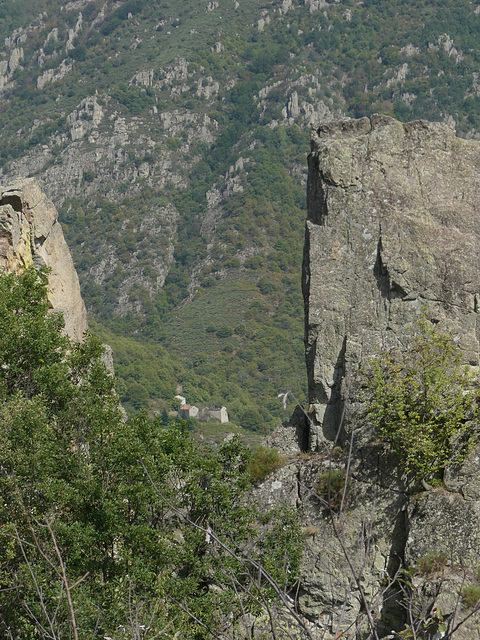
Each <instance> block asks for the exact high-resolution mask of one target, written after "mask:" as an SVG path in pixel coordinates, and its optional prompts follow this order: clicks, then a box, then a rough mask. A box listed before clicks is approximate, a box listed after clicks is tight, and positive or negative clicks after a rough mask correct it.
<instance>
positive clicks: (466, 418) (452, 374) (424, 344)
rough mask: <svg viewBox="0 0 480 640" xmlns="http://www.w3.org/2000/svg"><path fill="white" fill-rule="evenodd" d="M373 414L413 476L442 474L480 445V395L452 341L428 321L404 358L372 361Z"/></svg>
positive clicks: (422, 322)
mask: <svg viewBox="0 0 480 640" xmlns="http://www.w3.org/2000/svg"><path fill="white" fill-rule="evenodd" d="M369 374H370V377H369V381H368V383H367V384H368V387H369V389H370V398H369V403H368V416H369V418H370V420H371V421H372V424H373V425H374V427H375V428H376V429H377V430H378V433H379V435H380V436H381V438H382V439H383V440H384V441H385V443H386V444H387V445H388V446H389V447H390V448H391V449H392V450H393V451H394V452H395V453H397V454H398V455H399V456H400V458H401V460H402V463H403V465H404V468H405V470H406V471H407V472H408V473H412V474H414V475H415V476H416V477H418V478H428V477H431V476H434V475H435V474H442V473H443V471H444V469H445V467H447V466H448V465H451V464H456V463H459V462H461V461H462V460H464V459H465V457H466V456H467V455H468V452H469V451H470V450H471V448H472V447H473V446H474V444H475V442H476V441H477V431H476V420H477V418H478V414H479V406H478V400H477V395H476V393H475V391H474V389H473V388H472V379H471V375H470V374H469V371H468V369H467V368H466V367H464V366H461V365H460V356H459V350H458V347H457V346H456V345H455V343H454V342H453V340H452V338H451V337H450V336H448V335H446V334H444V333H442V332H441V331H439V330H438V328H437V327H436V326H435V325H432V324H431V323H430V322H429V321H428V320H427V319H426V318H424V317H423V318H422V319H421V320H420V322H419V325H418V329H417V331H416V333H415V334H414V335H413V336H412V337H411V340H410V341H409V343H408V346H407V349H406V350H405V351H404V352H403V353H402V354H401V357H397V358H394V357H393V355H392V354H382V355H380V356H379V357H377V358H375V359H373V360H371V362H370V371H369Z"/></svg>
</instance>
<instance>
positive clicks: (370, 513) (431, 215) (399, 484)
mask: <svg viewBox="0 0 480 640" xmlns="http://www.w3.org/2000/svg"><path fill="white" fill-rule="evenodd" d="M479 178H480V145H479V144H478V143H476V142H471V141H467V140H463V139H459V138H456V137H455V131H454V129H453V128H451V127H450V126H446V125H444V124H431V123H428V122H425V121H415V122H411V123H408V124H401V123H399V122H397V121H395V120H393V119H391V118H387V117H382V116H372V117H371V118H362V119H360V120H345V121H340V122H335V123H331V124H326V125H321V126H318V127H315V128H314V129H313V131H312V143H311V154H310V156H309V179H308V219H307V223H306V240H305V255H304V272H303V290H304V297H305V312H306V318H305V346H306V360H307V370H308V380H309V402H310V407H309V414H308V416H309V418H310V419H308V418H306V417H305V416H304V415H303V414H302V413H301V412H297V413H296V414H295V415H294V418H293V419H292V420H291V422H290V425H289V426H287V427H285V426H284V428H283V430H281V431H280V432H279V433H278V434H277V436H276V444H277V446H278V445H280V446H283V449H284V450H285V451H286V452H287V453H290V458H289V460H290V461H289V463H288V464H287V465H286V466H285V467H284V468H283V469H282V470H281V471H280V472H277V474H276V475H275V477H272V478H271V479H270V480H269V481H267V482H265V483H264V485H262V486H261V487H260V488H259V490H258V494H259V497H260V499H261V501H262V502H264V503H265V504H266V505H268V504H274V503H276V502H287V503H289V504H291V505H292V506H295V507H296V508H298V509H299V510H300V513H301V514H302V518H303V521H304V525H305V529H304V530H305V534H306V541H307V542H306V552H305V555H304V571H303V575H302V578H301V580H300V584H299V589H298V595H299V608H300V610H301V611H302V613H304V614H305V615H306V616H307V617H308V618H309V619H310V620H311V621H312V625H313V626H312V628H313V629H314V630H315V632H314V633H313V632H312V633H313V637H319V638H320V637H321V638H329V639H333V638H339V637H342V638H347V637H348V638H374V637H376V638H387V637H388V638H394V637H400V636H398V635H396V634H397V633H399V632H400V631H401V630H402V629H404V628H405V626H409V627H410V635H408V633H406V635H402V636H401V637H412V638H413V637H419V638H420V637H422V638H428V639H430V640H432V639H433V638H434V639H435V640H439V639H440V638H443V637H449V638H450V637H453V638H457V639H463V638H464V639H465V640H466V639H471V638H478V637H480V621H479V619H478V615H476V614H475V608H474V607H473V608H472V606H473V605H475V601H476V598H477V597H480V586H479V582H478V580H479V576H478V567H479V566H480V540H479V538H478V531H479V530H480V526H479V525H480V489H479V486H478V477H479V472H480V446H478V445H477V447H476V449H475V450H474V451H473V452H472V453H471V455H470V457H469V459H468V460H467V461H466V462H465V463H464V464H463V465H460V466H457V467H456V468H454V469H447V470H446V472H445V476H444V481H443V484H442V486H440V487H437V488H435V489H434V488H432V487H429V486H428V485H425V484H423V485H421V484H420V483H415V482H413V483H412V482H411V479H409V478H408V477H406V475H405V474H404V473H403V470H402V467H401V466H400V465H399V464H398V460H397V459H396V458H395V457H394V456H393V455H391V454H389V453H388V451H387V450H386V449H385V447H384V446H383V444H382V442H380V441H378V438H377V436H376V434H374V433H372V431H371V429H370V427H369V425H368V421H367V420H366V419H365V413H364V411H363V406H364V405H362V394H361V392H360V386H361V384H362V380H363V381H364V379H365V378H364V376H365V374H362V376H360V375H359V371H360V367H361V364H362V363H365V362H366V361H367V359H368V358H369V357H371V356H373V355H374V354H378V353H379V352H380V351H382V350H385V349H390V348H396V347H400V346H401V345H402V344H404V343H405V341H406V340H408V336H409V331H410V329H411V327H412V325H414V324H415V323H416V322H417V321H418V319H419V317H420V316H422V315H423V316H424V317H425V318H426V319H427V320H428V321H431V322H432V323H433V324H437V325H440V326H441V327H443V328H444V329H445V330H446V331H447V332H449V333H450V334H451V335H452V336H453V339H454V341H455V342H456V343H457V344H458V346H459V347H460V351H461V358H462V361H463V363H464V364H468V365H470V366H471V367H472V368H473V370H475V368H476V367H478V365H479V337H478V330H479V326H478V301H479V295H480V291H479V289H480V284H479V283H480V259H479V251H478V249H479V247H480V227H479V220H480V219H479V213H478V203H479V201H480V180H479ZM288 428H290V434H288ZM352 432H355V433H354V437H353V438H352V439H351V438H350V436H351V435H352ZM273 440H275V438H274V439H273ZM333 442H336V443H337V444H336V446H335V447H333V449H332V444H333ZM338 444H340V445H341V446H338ZM295 446H296V447H297V453H298V452H299V450H303V451H304V452H310V453H304V454H303V456H298V455H297V457H295V456H293V455H292V454H293V453H294V450H295ZM329 483H331V484H330V490H328V486H329ZM325 487H327V489H326V488H325ZM329 491H330V495H328V493H329ZM339 491H340V492H339ZM343 491H345V493H342V492H343ZM328 503H330V506H329V504H328ZM405 570H406V571H407V572H408V573H407V574H405V573H402V572H403V571H405ZM398 578H400V580H398ZM467 594H470V595H471V597H470V599H469V598H468V597H467ZM472 594H473V595H472ZM472 601H473V602H472ZM440 611H441V612H442V613H441V614H440ZM442 616H443V617H444V619H443V622H442V623H440V617H442ZM465 619H466V620H465ZM413 620H416V622H415V625H417V626H416V630H415V631H414V632H412V631H411V629H412V628H413V627H414V626H415V625H414V623H413V622H412V621H413ZM464 620H465V622H464V624H460V626H459V627H458V628H456V626H457V625H458V624H459V623H460V622H461V621H464ZM372 628H375V633H376V634H378V635H375V634H374V633H373V631H372ZM368 629H370V631H368ZM315 633H317V634H318V636H315ZM412 633H413V635H412ZM415 633H416V634H417V635H414V634H415ZM445 634H450V635H445Z"/></svg>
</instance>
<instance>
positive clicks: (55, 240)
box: [0, 179, 87, 340]
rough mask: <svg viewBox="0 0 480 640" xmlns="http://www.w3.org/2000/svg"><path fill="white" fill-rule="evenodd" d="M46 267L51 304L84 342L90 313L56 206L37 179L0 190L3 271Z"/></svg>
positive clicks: (0, 260)
mask: <svg viewBox="0 0 480 640" xmlns="http://www.w3.org/2000/svg"><path fill="white" fill-rule="evenodd" d="M31 264H33V265H35V267H40V266H43V265H44V266H47V267H49V268H50V269H51V272H50V275H49V301H50V304H51V306H52V309H55V310H56V311H61V312H62V313H63V315H64V318H65V329H66V331H67V333H68V335H69V336H70V337H71V338H73V339H74V340H81V339H82V336H83V333H84V331H85V330H86V328H87V313H86V310H85V305H84V303H83V300H82V297H81V295H80V286H79V282H78V277H77V273H76V271H75V268H74V266H73V261H72V258H71V255H70V251H69V249H68V246H67V243H66V242H65V238H64V237H63V232H62V228H61V226H60V224H59V222H58V214H57V210H56V209H55V207H54V205H53V203H52V202H51V201H50V200H49V199H48V198H47V197H46V196H45V194H44V193H43V192H42V190H41V188H40V185H39V184H38V182H37V181H36V180H34V179H28V180H19V181H17V182H14V183H12V184H10V185H8V186H5V187H0V270H4V269H7V270H12V269H21V268H23V267H26V266H29V265H31Z"/></svg>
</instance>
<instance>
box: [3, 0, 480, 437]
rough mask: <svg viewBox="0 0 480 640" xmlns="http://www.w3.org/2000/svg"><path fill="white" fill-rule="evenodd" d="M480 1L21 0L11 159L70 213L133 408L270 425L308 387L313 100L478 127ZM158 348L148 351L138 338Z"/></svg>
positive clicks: (8, 68) (7, 23)
mask: <svg viewBox="0 0 480 640" xmlns="http://www.w3.org/2000/svg"><path fill="white" fill-rule="evenodd" d="M479 11H480V5H479V6H478V7H477V6H476V5H475V4H471V3H468V2H464V1H462V2H455V3H454V2H452V1H447V2H441V3H440V2H432V3H429V4H424V3H423V2H420V1H411V2H407V3H397V2H394V1H393V0H389V1H387V2H381V3H379V2H372V1H365V2H363V3H356V2H353V1H349V0H346V1H342V2H335V3H331V4H329V3H327V2H324V1H323V0H305V1H303V0H302V1H301V2H300V1H299V2H293V1H292V0H282V1H280V0H273V1H268V2H267V1H265V2H256V1H253V0H212V1H211V2H208V1H206V0H202V2H193V1H190V0H182V2H180V1H179V0H165V1H164V2H146V1H145V0H127V1H121V2H111V1H110V0H109V1H107V2H100V1H99V0H94V1H88V0H75V1H73V2H69V3H65V2H63V1H60V0H51V1H48V0H45V1H40V0H37V1H35V2H26V1H23V0H16V1H15V2H14V1H13V0H9V1H6V2H3V3H2V6H1V7H0V36H1V37H2V38H5V40H4V44H3V45H2V47H3V50H2V53H1V58H0V92H1V104H0V127H1V131H2V149H1V151H0V163H1V173H0V177H1V178H2V181H3V182H5V181H6V180H8V178H10V177H13V176H17V175H35V176H36V177H37V178H38V179H39V180H40V181H41V183H42V184H43V187H44V188H45V190H46V192H47V193H48V195H49V196H50V197H51V198H52V199H53V201H54V202H55V204H56V205H57V206H58V207H59V208H60V211H61V216H60V219H61V222H62V224H63V226H64V230H65V235H66V238H67V241H68V242H69V244H70V246H71V250H72V253H73V256H74V261H75V263H76V266H77V269H78V272H79V276H80V281H81V285H82V291H83V295H84V297H85V300H86V303H87V307H88V310H89V312H90V315H91V317H92V318H94V319H95V321H96V323H97V324H96V329H97V330H99V332H100V333H102V330H103V329H102V327H104V331H107V330H108V332H109V334H110V336H111V335H112V332H113V335H114V336H116V339H114V340H113V341H112V345H113V348H114V352H115V358H116V361H117V373H118V375H119V378H120V380H121V383H120V388H121V389H120V390H121V393H122V399H123V402H124V403H125V405H126V406H127V408H129V409H136V408H139V406H140V405H141V404H142V403H143V402H144V401H145V399H148V398H151V399H155V400H156V401H159V400H160V401H161V402H162V401H164V402H166V403H167V404H168V402H170V400H171V398H172V397H173V395H174V394H175V392H176V389H177V388H178V387H177V385H178V384H180V385H182V387H183V393H184V395H187V396H188V400H189V401H190V402H198V403H200V402H203V403H207V404H208V403H215V404H220V403H221V404H224V403H226V404H227V405H228V407H229V410H230V414H231V416H232V419H233V420H235V421H236V422H241V423H242V424H244V425H246V426H249V427H250V428H253V429H258V428H267V429H268V428H270V427H272V426H273V425H275V424H277V423H278V421H279V420H280V419H281V417H282V416H284V415H285V414H284V412H283V409H282V407H281V404H280V402H279V401H278V400H277V399H276V395H277V394H278V393H280V392H282V391H284V390H286V389H288V388H291V389H293V390H294V392H295V394H296V395H297V396H298V397H299V398H300V399H304V397H305V375H304V364H303V347H302V342H301V338H302V334H303V320H302V318H303V310H302V303H301V294H300V268H301V267H300V265H301V252H302V243H303V224H304V219H305V184H306V153H307V151H308V144H309V143H308V128H309V123H310V121H311V120H318V121H328V120H330V119H332V118H333V117H336V116H338V115H341V114H348V115H351V116H360V115H364V114H366V113H370V112H375V111H376V112H380V113H385V114H389V115H395V116H396V117H398V118H400V119H401V120H410V119H412V118H416V117H428V118H429V119H437V120H443V119H448V118H451V117H453V118H454V119H455V120H456V122H457V129H458V131H459V132H460V133H461V134H462V135H464V136H467V137H475V136H476V135H477V129H476V127H477V124H478V114H479V110H478V95H477V94H478V90H479V86H480V85H479V83H478V72H477V71H475V69H476V68H477V67H478V65H477V61H478V57H479V55H480V50H479V45H478V42H479V40H478V31H479V26H480V15H479ZM142 349H147V352H148V353H149V356H150V362H149V363H148V369H147V366H146V365H144V366H139V365H134V364H133V363H132V361H131V360H130V357H129V353H130V354H132V353H134V352H138V351H139V350H140V351H141V350H142Z"/></svg>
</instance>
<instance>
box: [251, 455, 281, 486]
mask: <svg viewBox="0 0 480 640" xmlns="http://www.w3.org/2000/svg"><path fill="white" fill-rule="evenodd" d="M286 461H287V458H286V457H285V456H284V455H283V454H281V453H279V452H278V451H277V449H269V448H268V447H258V448H257V449H255V450H254V452H253V457H252V459H251V460H250V462H249V464H248V467H247V472H248V473H249V475H250V477H251V479H252V482H253V483H254V484H259V483H260V482H262V481H263V480H265V478H266V477H267V476H269V475H270V474H271V473H273V472H274V471H276V470H277V469H279V468H280V467H283V465H284V464H285V463H286Z"/></svg>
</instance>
